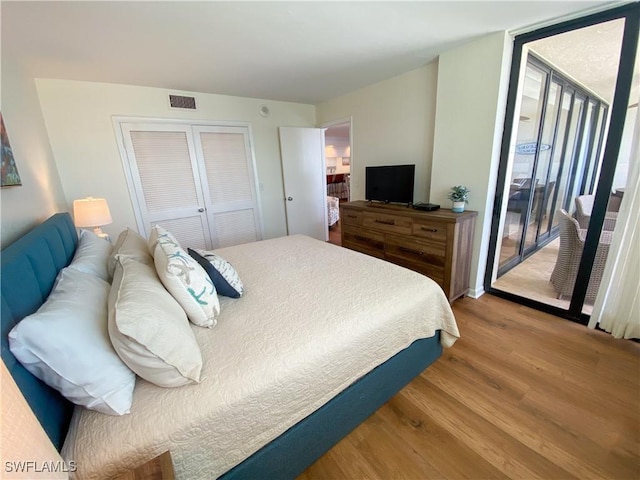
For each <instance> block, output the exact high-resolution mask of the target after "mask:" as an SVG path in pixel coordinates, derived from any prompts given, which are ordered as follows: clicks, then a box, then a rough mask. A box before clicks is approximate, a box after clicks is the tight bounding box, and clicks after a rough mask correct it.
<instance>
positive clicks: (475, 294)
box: [467, 287, 485, 299]
mask: <svg viewBox="0 0 640 480" xmlns="http://www.w3.org/2000/svg"><path fill="white" fill-rule="evenodd" d="M484 293H485V291H484V288H482V287H480V288H476V289H473V288H470V289H469V291H468V292H467V297H471V298H474V299H478V298H480V297H481V296H482V295H484Z"/></svg>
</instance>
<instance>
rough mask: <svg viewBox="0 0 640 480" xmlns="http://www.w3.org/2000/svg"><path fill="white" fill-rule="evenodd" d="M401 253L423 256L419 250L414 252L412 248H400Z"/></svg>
mask: <svg viewBox="0 0 640 480" xmlns="http://www.w3.org/2000/svg"><path fill="white" fill-rule="evenodd" d="M400 251H401V252H405V253H413V254H414V255H424V252H423V251H421V250H414V249H412V248H406V247H400Z"/></svg>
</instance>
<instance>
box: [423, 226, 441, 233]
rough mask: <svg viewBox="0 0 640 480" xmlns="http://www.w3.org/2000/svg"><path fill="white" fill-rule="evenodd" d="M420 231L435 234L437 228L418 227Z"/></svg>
mask: <svg viewBox="0 0 640 480" xmlns="http://www.w3.org/2000/svg"><path fill="white" fill-rule="evenodd" d="M420 230H424V231H425V232H434V233H435V232H437V231H438V229H437V228H427V227H420Z"/></svg>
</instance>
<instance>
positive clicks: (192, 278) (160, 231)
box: [150, 225, 220, 328]
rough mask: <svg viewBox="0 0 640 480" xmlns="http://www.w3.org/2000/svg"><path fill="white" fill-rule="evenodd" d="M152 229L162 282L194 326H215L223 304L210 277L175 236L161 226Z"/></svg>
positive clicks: (155, 255) (158, 270)
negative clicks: (155, 239)
mask: <svg viewBox="0 0 640 480" xmlns="http://www.w3.org/2000/svg"><path fill="white" fill-rule="evenodd" d="M152 230H153V231H154V234H155V235H154V234H152V236H155V237H156V238H157V242H156V246H155V251H154V254H153V260H154V262H155V265H156V271H157V272H158V277H160V281H161V282H162V284H163V285H164V286H165V287H166V289H167V290H169V293H171V295H173V298H175V299H176V300H177V301H178V303H179V304H180V305H181V306H182V308H183V309H184V311H185V312H186V313H187V317H189V320H191V321H192V322H193V323H194V324H195V325H198V326H200V327H208V328H211V327H213V326H215V324H216V316H217V315H218V314H219V313H220V302H219V301H218V295H217V293H216V287H215V286H214V285H213V282H212V281H211V279H210V278H209V275H207V272H205V270H204V268H202V267H201V266H200V265H199V264H198V262H196V261H195V260H194V259H193V258H191V257H190V256H189V254H188V253H187V252H185V251H184V250H183V249H182V247H181V246H180V244H179V243H178V241H177V240H176V239H175V237H174V236H173V235H171V234H170V233H169V232H167V231H166V230H165V229H164V228H162V227H161V226H159V225H156V226H154V227H153V229H152ZM150 238H151V237H150Z"/></svg>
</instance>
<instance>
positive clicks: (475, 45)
mask: <svg viewBox="0 0 640 480" xmlns="http://www.w3.org/2000/svg"><path fill="white" fill-rule="evenodd" d="M511 51H512V39H511V37H510V36H509V35H507V34H506V32H498V33H494V34H490V35H487V36H484V37H482V38H479V39H477V40H474V41H472V42H469V43H467V44H465V45H462V46H460V47H458V48H455V49H452V50H449V51H448V52H445V53H443V54H442V55H440V58H439V64H438V93H437V108H436V119H435V120H436V123H435V133H434V140H433V165H432V171H431V197H430V201H431V202H433V203H439V204H441V205H442V206H449V205H450V204H451V202H450V201H449V200H447V193H448V192H449V189H450V188H451V187H452V186H454V185H461V184H462V185H466V186H468V187H469V188H470V190H471V193H470V195H469V205H468V208H469V209H470V210H477V211H478V218H477V219H476V231H475V237H474V245H473V255H472V260H471V262H472V265H471V279H470V285H471V292H470V294H471V296H478V295H481V294H482V292H483V291H484V289H483V280H484V272H485V267H486V262H487V253H488V248H489V235H490V229H491V211H492V208H493V200H494V197H495V189H496V178H497V172H498V163H499V160H500V143H501V140H502V130H503V125H504V116H505V109H506V98H507V89H508V83H509V70H510V66H511Z"/></svg>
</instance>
